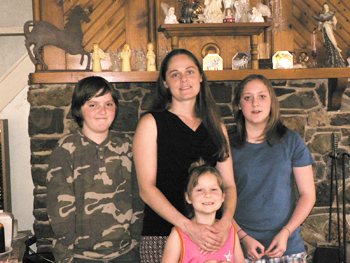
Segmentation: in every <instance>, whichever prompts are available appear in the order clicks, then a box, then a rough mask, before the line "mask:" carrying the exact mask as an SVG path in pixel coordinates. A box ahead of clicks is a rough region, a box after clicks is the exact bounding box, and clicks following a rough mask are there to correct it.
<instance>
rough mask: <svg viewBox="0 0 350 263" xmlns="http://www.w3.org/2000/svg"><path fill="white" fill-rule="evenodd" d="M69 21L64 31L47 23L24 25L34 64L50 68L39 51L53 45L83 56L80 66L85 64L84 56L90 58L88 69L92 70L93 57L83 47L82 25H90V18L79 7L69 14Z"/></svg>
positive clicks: (27, 46) (26, 41)
mask: <svg viewBox="0 0 350 263" xmlns="http://www.w3.org/2000/svg"><path fill="white" fill-rule="evenodd" d="M67 20H68V21H67V23H66V25H65V28H64V30H61V29H58V28H57V27H55V26H54V25H52V24H50V23H49V22H46V21H32V20H31V21H27V22H26V23H25V24H24V35H25V38H26V40H25V45H26V48H27V50H28V53H29V56H30V59H31V60H32V62H33V63H34V64H37V63H39V62H40V63H41V64H42V65H43V68H44V69H45V70H47V69H48V66H47V65H46V64H45V62H44V60H43V59H42V57H41V56H40V53H39V49H40V48H41V47H43V46H46V45H53V46H56V47H58V48H61V49H63V50H65V51H67V52H68V53H69V54H71V55H78V54H81V59H80V65H82V64H83V62H84V55H86V56H87V58H88V61H87V66H86V69H87V70H88V69H90V60H91V55H90V53H89V52H87V51H85V49H84V47H83V46H82V45H81V42H82V40H83V37H84V34H83V31H82V29H81V24H80V21H81V20H84V21H85V22H86V23H89V22H90V18H89V17H88V15H87V13H86V12H85V11H84V10H83V9H82V8H81V7H80V6H79V5H78V6H76V7H75V8H74V9H72V10H71V11H70V12H69V14H68V18H67ZM30 28H31V30H30ZM32 45H34V48H33V50H31V49H30V48H31V46H32Z"/></svg>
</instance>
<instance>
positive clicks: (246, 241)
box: [241, 235, 265, 260]
mask: <svg viewBox="0 0 350 263" xmlns="http://www.w3.org/2000/svg"><path fill="white" fill-rule="evenodd" d="M241 243H242V245H243V249H244V252H245V255H246V256H247V258H248V259H250V260H259V259H261V258H262V256H264V255H265V247H264V246H263V245H262V244H261V243H260V242H259V241H258V240H256V239H254V238H252V237H251V236H249V235H247V236H246V237H244V238H243V239H241ZM258 249H260V253H258Z"/></svg>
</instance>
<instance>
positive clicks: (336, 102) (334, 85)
mask: <svg viewBox="0 0 350 263" xmlns="http://www.w3.org/2000/svg"><path fill="white" fill-rule="evenodd" d="M348 85H349V81H348V78H329V79H328V110H329V111H337V110H339V109H340V107H341V102H342V97H343V94H344V91H345V90H346V88H347V87H348Z"/></svg>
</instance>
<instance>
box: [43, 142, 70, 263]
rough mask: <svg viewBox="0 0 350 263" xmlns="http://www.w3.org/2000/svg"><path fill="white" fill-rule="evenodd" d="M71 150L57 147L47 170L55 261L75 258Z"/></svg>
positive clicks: (48, 210)
mask: <svg viewBox="0 0 350 263" xmlns="http://www.w3.org/2000/svg"><path fill="white" fill-rule="evenodd" d="M72 182H73V171H72V164H71V161H70V155H69V152H68V150H66V149H64V148H62V147H57V148H56V149H55V150H54V151H53V152H52V154H51V160H50V165H49V171H48V173H47V213H48V216H49V221H50V224H51V227H52V230H53V232H54V240H53V249H52V251H53V253H54V256H55V262H64V263H66V262H73V255H74V241H75V210H76V206H75V195H74V190H73V184H72Z"/></svg>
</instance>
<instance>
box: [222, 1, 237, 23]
mask: <svg viewBox="0 0 350 263" xmlns="http://www.w3.org/2000/svg"><path fill="white" fill-rule="evenodd" d="M233 2H234V0H223V3H224V20H223V22H224V23H233V22H235V12H234V11H233V8H232V7H233Z"/></svg>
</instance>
